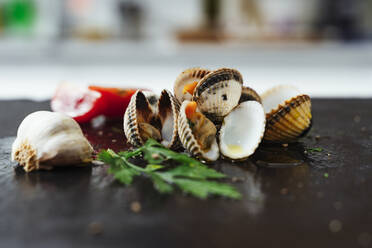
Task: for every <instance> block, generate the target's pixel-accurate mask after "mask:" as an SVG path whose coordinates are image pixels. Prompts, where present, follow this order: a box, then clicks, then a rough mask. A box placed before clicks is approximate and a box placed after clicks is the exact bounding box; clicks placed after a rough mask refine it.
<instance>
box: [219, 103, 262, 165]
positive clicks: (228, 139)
mask: <svg viewBox="0 0 372 248" xmlns="http://www.w3.org/2000/svg"><path fill="white" fill-rule="evenodd" d="M264 132H265V112H264V109H263V107H262V105H261V104H260V103H259V102H257V101H246V102H243V103H241V104H239V105H238V106H237V107H236V108H235V109H234V110H233V111H231V112H230V113H229V114H228V115H227V116H226V117H225V118H224V120H223V123H222V126H221V129H220V135H219V146H220V152H221V154H222V155H223V156H224V157H227V158H230V159H232V160H243V159H246V158H248V157H249V156H250V155H252V154H253V153H254V151H255V150H256V149H257V147H258V145H259V144H260V143H261V140H262V138H263V135H264Z"/></svg>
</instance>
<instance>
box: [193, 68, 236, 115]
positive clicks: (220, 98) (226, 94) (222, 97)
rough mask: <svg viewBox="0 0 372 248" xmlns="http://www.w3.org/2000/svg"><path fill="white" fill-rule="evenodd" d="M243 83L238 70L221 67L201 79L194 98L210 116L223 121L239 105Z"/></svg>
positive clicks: (201, 109) (200, 107)
mask: <svg viewBox="0 0 372 248" xmlns="http://www.w3.org/2000/svg"><path fill="white" fill-rule="evenodd" d="M242 84H243V78H242V75H241V74H240V73H239V72H238V71H237V70H234V69H229V68H221V69H218V70H215V71H213V72H211V73H209V74H207V75H206V76H204V77H203V78H202V79H201V80H200V82H199V83H198V84H197V86H196V88H195V90H194V94H193V100H194V101H196V102H197V103H198V107H199V109H200V111H201V112H203V113H204V114H206V115H207V116H208V118H210V119H212V120H217V121H221V120H222V119H223V117H224V116H226V115H227V114H228V113H230V111H231V110H232V109H233V108H234V107H236V106H237V105H238V102H239V99H240V96H241V93H242Z"/></svg>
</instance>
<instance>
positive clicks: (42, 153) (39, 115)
mask: <svg viewBox="0 0 372 248" xmlns="http://www.w3.org/2000/svg"><path fill="white" fill-rule="evenodd" d="M92 153H93V148H92V146H91V145H90V144H89V142H88V140H87V139H86V138H85V137H84V135H83V132H82V131H81V129H80V126H79V124H77V122H76V121H75V120H73V119H72V118H70V117H68V116H66V115H64V114H61V113H55V112H49V111H37V112H34V113H31V114H29V115H28V116H26V118H25V119H24V120H23V121H22V123H21V125H20V126H19V127H18V132H17V138H16V140H15V141H14V143H13V145H12V160H13V161H17V162H19V164H20V165H21V166H23V168H24V170H25V171H27V172H30V171H33V170H39V169H51V168H52V167H53V166H64V165H74V164H81V163H86V162H91V161H92Z"/></svg>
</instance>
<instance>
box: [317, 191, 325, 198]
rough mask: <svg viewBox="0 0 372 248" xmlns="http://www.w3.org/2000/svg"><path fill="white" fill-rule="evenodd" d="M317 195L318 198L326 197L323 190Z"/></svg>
mask: <svg viewBox="0 0 372 248" xmlns="http://www.w3.org/2000/svg"><path fill="white" fill-rule="evenodd" d="M316 196H317V197H318V198H323V197H324V193H323V192H321V191H319V192H318V193H316Z"/></svg>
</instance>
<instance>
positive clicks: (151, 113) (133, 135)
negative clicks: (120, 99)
mask: <svg viewBox="0 0 372 248" xmlns="http://www.w3.org/2000/svg"><path fill="white" fill-rule="evenodd" d="M154 109H156V112H155V110H154ZM178 111H179V103H178V101H177V99H176V98H175V97H174V96H173V95H172V93H170V92H169V91H167V90H163V91H162V93H161V96H160V98H159V101H158V102H157V107H156V108H154V107H153V106H152V105H151V104H150V102H149V101H148V99H147V98H146V96H145V95H144V93H143V92H142V91H140V90H138V91H137V92H136V93H135V94H134V95H133V96H132V98H131V100H130V102H129V105H128V108H127V110H126V111H125V114H124V133H125V136H126V137H127V140H128V142H129V143H130V144H132V145H133V146H136V147H138V146H141V145H144V144H145V142H146V140H147V139H148V138H153V139H156V140H158V141H159V142H161V143H162V144H163V145H164V146H165V147H168V148H172V149H175V148H177V147H178V146H179V140H178V133H177V118H178Z"/></svg>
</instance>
